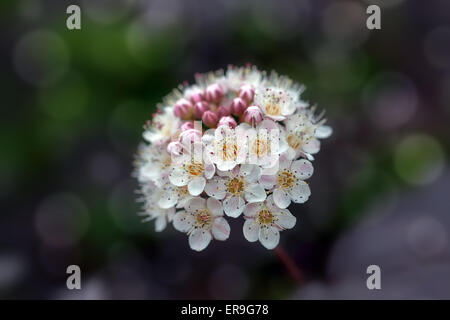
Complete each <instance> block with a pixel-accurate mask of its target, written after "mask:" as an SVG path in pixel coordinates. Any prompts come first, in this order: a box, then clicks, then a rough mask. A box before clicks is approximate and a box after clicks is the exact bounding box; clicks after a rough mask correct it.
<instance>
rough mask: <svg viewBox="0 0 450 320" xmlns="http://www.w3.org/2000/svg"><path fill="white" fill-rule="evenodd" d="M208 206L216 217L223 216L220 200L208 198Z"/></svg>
mask: <svg viewBox="0 0 450 320" xmlns="http://www.w3.org/2000/svg"><path fill="white" fill-rule="evenodd" d="M206 206H207V207H208V209H209V211H211V213H212V214H213V215H214V216H216V217H220V216H223V208H222V203H221V202H220V201H219V200H217V199H214V198H208V200H207V201H206Z"/></svg>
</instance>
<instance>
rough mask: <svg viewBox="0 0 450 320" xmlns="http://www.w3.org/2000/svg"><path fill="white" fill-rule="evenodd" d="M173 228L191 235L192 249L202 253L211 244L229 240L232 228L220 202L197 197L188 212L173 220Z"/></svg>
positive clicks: (179, 213) (193, 199) (185, 211)
mask: <svg viewBox="0 0 450 320" xmlns="http://www.w3.org/2000/svg"><path fill="white" fill-rule="evenodd" d="M173 226H174V227H175V229H177V230H178V231H181V232H186V233H187V234H188V235H189V246H190V247H191V249H193V250H196V251H201V250H203V249H205V248H206V247H207V246H208V244H209V243H210V242H211V240H212V238H214V239H216V240H221V241H224V240H227V239H228V237H229V236H230V226H229V225H228V222H227V221H226V220H225V219H224V218H223V209H222V204H221V203H220V201H218V200H217V199H214V198H208V200H205V199H204V198H200V197H195V198H192V199H191V200H189V202H188V203H187V205H186V210H184V211H180V212H178V213H177V214H176V215H175V217H174V219H173Z"/></svg>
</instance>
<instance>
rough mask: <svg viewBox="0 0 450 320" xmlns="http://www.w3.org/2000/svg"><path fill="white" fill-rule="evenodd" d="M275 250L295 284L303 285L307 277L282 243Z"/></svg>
mask: <svg viewBox="0 0 450 320" xmlns="http://www.w3.org/2000/svg"><path fill="white" fill-rule="evenodd" d="M273 251H274V252H275V254H276V255H277V257H278V259H279V260H280V262H281V263H282V264H283V265H284V267H285V268H286V271H287V272H288V273H289V275H290V276H291V278H292V279H293V280H294V281H295V284H296V285H297V286H299V285H301V284H302V283H303V281H304V280H305V278H304V276H303V274H302V272H301V271H300V269H299V268H298V267H297V265H296V264H295V262H294V260H292V258H291V257H290V256H289V255H288V254H287V252H286V251H285V250H284V249H283V247H282V246H280V245H278V246H277V247H276V248H275V249H274V250H273Z"/></svg>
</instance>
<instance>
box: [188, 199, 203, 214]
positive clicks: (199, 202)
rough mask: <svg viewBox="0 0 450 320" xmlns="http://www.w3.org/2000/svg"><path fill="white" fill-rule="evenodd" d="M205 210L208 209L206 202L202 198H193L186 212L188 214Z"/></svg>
mask: <svg viewBox="0 0 450 320" xmlns="http://www.w3.org/2000/svg"><path fill="white" fill-rule="evenodd" d="M204 208H206V200H205V199H203V198H200V197H195V198H192V199H191V200H189V202H188V203H187V205H186V211H188V212H194V211H195V210H198V209H204Z"/></svg>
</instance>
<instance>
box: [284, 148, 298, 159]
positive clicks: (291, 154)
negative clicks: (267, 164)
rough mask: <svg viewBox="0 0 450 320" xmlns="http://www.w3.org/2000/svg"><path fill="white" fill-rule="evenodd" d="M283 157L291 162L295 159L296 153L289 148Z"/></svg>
mask: <svg viewBox="0 0 450 320" xmlns="http://www.w3.org/2000/svg"><path fill="white" fill-rule="evenodd" d="M285 155H286V157H287V158H288V159H289V160H293V159H295V158H297V151H296V150H294V149H292V148H290V147H289V148H288V149H287V150H286V152H285Z"/></svg>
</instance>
